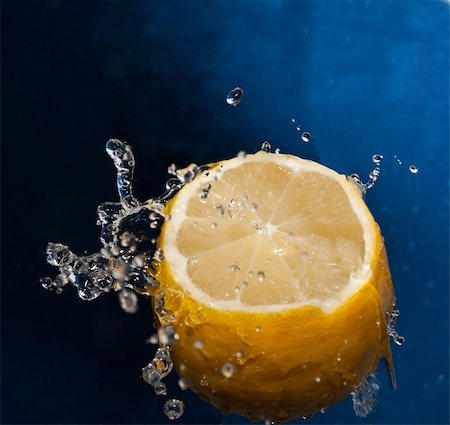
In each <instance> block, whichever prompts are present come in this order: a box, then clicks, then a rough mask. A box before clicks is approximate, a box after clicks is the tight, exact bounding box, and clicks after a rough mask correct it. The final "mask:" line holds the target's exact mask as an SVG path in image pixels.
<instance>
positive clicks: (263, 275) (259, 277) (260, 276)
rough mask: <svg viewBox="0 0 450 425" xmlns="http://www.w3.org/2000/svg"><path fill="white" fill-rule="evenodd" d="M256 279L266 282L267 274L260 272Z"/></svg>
mask: <svg viewBox="0 0 450 425" xmlns="http://www.w3.org/2000/svg"><path fill="white" fill-rule="evenodd" d="M256 277H257V278H258V281H259V282H264V279H265V278H266V274H265V273H264V272H258V274H257V275H256Z"/></svg>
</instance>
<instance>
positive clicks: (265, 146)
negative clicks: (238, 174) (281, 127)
mask: <svg viewBox="0 0 450 425" xmlns="http://www.w3.org/2000/svg"><path fill="white" fill-rule="evenodd" d="M261 150H262V151H263V152H267V153H269V152H270V151H271V150H272V146H271V145H270V143H269V142H268V141H264V142H262V144H261Z"/></svg>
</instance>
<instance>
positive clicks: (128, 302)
mask: <svg viewBox="0 0 450 425" xmlns="http://www.w3.org/2000/svg"><path fill="white" fill-rule="evenodd" d="M119 303H120V306H121V307H122V310H123V311H125V312H126V313H131V314H133V313H136V312H137V311H138V298H137V296H136V294H135V293H134V291H131V290H130V289H126V288H123V289H122V290H121V291H120V292H119Z"/></svg>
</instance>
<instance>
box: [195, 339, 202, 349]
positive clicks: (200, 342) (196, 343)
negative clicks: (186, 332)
mask: <svg viewBox="0 0 450 425" xmlns="http://www.w3.org/2000/svg"><path fill="white" fill-rule="evenodd" d="M203 346H204V343H203V341H202V340H201V339H197V340H196V341H194V348H195V349H197V350H201V349H202V348H203Z"/></svg>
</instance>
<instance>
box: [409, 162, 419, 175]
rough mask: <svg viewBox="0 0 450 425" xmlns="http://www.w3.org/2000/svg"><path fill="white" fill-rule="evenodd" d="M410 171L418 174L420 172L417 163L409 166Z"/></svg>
mask: <svg viewBox="0 0 450 425" xmlns="http://www.w3.org/2000/svg"><path fill="white" fill-rule="evenodd" d="M409 171H410V172H411V173H413V174H417V173H418V172H419V169H418V168H417V167H416V166H415V165H412V164H411V165H410V166H409Z"/></svg>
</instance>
